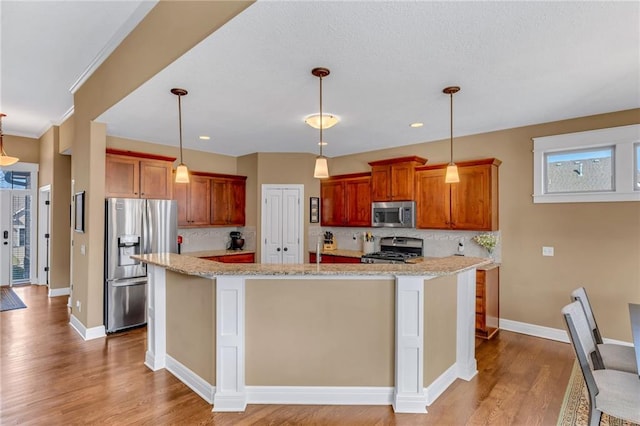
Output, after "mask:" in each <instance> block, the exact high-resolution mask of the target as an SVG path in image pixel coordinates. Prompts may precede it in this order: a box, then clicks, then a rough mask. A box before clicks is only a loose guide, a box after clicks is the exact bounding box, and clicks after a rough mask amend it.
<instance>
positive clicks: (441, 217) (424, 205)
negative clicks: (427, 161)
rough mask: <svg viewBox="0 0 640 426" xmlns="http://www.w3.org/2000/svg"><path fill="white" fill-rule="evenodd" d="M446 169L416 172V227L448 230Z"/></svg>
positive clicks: (448, 212)
mask: <svg viewBox="0 0 640 426" xmlns="http://www.w3.org/2000/svg"><path fill="white" fill-rule="evenodd" d="M445 171H446V168H431V169H428V170H421V171H417V172H416V227H418V228H427V229H449V228H450V227H451V226H450V223H451V208H450V205H451V204H450V199H451V192H450V191H449V184H448V183H444V175H445Z"/></svg>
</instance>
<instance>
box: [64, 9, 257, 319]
mask: <svg viewBox="0 0 640 426" xmlns="http://www.w3.org/2000/svg"><path fill="white" fill-rule="evenodd" d="M252 3H253V2H251V1H220V2H202V1H179V2H178V1H160V2H158V4H157V5H156V6H155V7H154V8H153V9H152V10H151V11H150V12H149V13H148V14H147V16H146V17H145V18H144V19H143V21H142V22H141V23H140V24H139V25H138V26H137V27H136V28H135V29H134V30H133V31H132V32H131V33H130V34H129V35H128V36H127V37H126V38H125V40H124V41H123V42H122V43H121V44H120V45H119V46H118V48H117V49H116V50H115V51H114V52H113V53H112V54H111V55H110V56H109V57H108V58H107V59H106V60H105V61H104V63H103V64H102V65H101V66H100V67H99V68H98V69H97V70H96V71H95V72H94V73H93V75H92V76H91V77H90V78H89V79H88V80H87V81H86V82H85V83H84V84H83V85H82V87H80V89H79V90H78V91H77V92H76V93H75V94H74V117H73V132H72V135H73V143H72V151H73V157H74V158H73V161H72V179H73V180H74V181H75V190H76V191H82V190H84V191H86V194H87V195H86V197H87V199H86V200H85V207H86V209H87V214H88V219H87V225H86V226H87V229H86V231H85V233H84V234H77V233H74V239H75V240H74V252H73V271H72V281H73V283H74V289H73V301H72V306H73V307H72V311H73V314H74V316H75V317H76V318H78V320H79V321H80V322H82V324H83V325H84V326H86V327H87V328H93V327H98V326H101V325H102V324H103V319H102V311H103V307H102V300H103V277H102V275H103V273H102V270H103V267H102V262H103V253H104V249H103V244H104V242H103V227H104V150H105V147H106V133H105V132H104V128H105V126H104V125H98V124H97V123H96V124H94V123H93V120H95V119H96V118H97V117H98V116H100V115H101V114H102V113H103V112H105V111H106V110H107V109H109V108H110V107H111V106H113V105H114V104H116V103H117V102H118V101H120V100H121V99H123V98H124V97H125V96H127V95H128V94H129V93H131V92H132V91H133V90H135V89H136V88H137V87H139V86H140V85H141V84H143V83H144V82H145V81H147V80H148V79H149V78H150V77H152V76H153V75H155V74H156V73H157V72H159V71H161V70H162V69H163V68H164V67H166V66H167V65H169V64H170V63H171V62H173V61H174V60H175V59H176V58H178V57H180V56H181V55H182V54H184V53H185V52H187V51H188V50H189V49H191V48H192V47H193V46H195V45H196V44H197V43H199V42H200V41H202V40H203V39H204V38H205V37H207V36H208V35H210V34H211V33H212V32H214V31H215V30H217V29H218V28H220V27H221V26H222V25H224V24H225V23H226V22H227V21H229V20H230V19H231V18H233V17H234V16H235V15H237V14H238V13H240V12H241V11H243V10H244V9H245V8H247V7H248V6H250V5H251V4H252ZM176 16H180V19H176V18H175V17H176ZM65 146H66V145H65ZM81 245H85V247H86V254H85V255H80V252H79V247H80V246H81ZM76 302H80V304H81V306H83V307H84V309H76Z"/></svg>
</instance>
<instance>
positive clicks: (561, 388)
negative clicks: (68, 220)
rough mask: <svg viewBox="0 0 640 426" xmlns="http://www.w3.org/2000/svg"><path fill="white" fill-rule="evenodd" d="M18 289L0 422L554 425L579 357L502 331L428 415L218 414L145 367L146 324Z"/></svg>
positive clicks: (324, 409) (5, 348)
mask: <svg viewBox="0 0 640 426" xmlns="http://www.w3.org/2000/svg"><path fill="white" fill-rule="evenodd" d="M14 289H15V291H16V293H17V294H18V295H19V296H20V297H21V298H22V300H23V301H24V302H25V303H26V305H27V307H28V308H27V309H20V310H14V311H7V312H1V313H0V333H1V342H0V343H1V345H2V346H1V349H0V373H1V377H0V410H1V411H0V424H2V425H10V424H42V425H63V424H64V425H70V424H78V425H80V424H81V425H84V424H90V425H95V424H117V425H126V424H150V425H165V424H179V425H191V424H215V425H349V426H351V425H480V424H485V425H555V424H556V421H557V417H558V413H559V410H560V406H561V404H562V399H563V396H564V392H565V388H566V385H567V382H568V380H569V375H570V372H571V367H572V365H573V362H574V355H573V350H572V348H571V347H570V345H569V344H565V343H559V342H553V341H549V340H545V339H539V338H535V337H530V336H526V335H521V334H517V333H511V332H506V331H500V332H499V333H498V334H497V336H496V337H494V338H493V339H491V340H489V341H482V340H478V341H477V345H476V358H477V361H478V370H479V374H478V375H477V376H476V377H475V378H474V379H473V380H471V381H470V382H466V381H463V380H457V381H456V382H455V383H454V384H453V385H452V386H451V387H450V388H449V389H448V390H447V391H446V392H445V393H443V394H442V395H441V396H440V398H439V399H438V400H437V401H436V402H435V403H434V404H432V405H431V406H429V407H428V411H429V412H428V414H394V412H393V410H392V409H391V407H389V406H326V405H325V406H308V405H249V406H248V407H247V410H246V412H244V413H213V412H212V411H211V406H210V405H208V404H207V403H206V402H205V401H204V400H202V399H201V398H200V397H199V396H198V395H196V394H195V393H194V392H193V391H191V390H190V389H189V388H188V387H187V386H186V385H184V384H182V383H181V382H179V381H178V380H177V379H176V378H175V377H173V376H172V375H171V374H170V373H168V372H167V371H165V370H160V371H157V372H152V371H151V370H149V369H148V368H147V367H145V365H144V364H143V360H144V353H145V344H146V343H145V332H146V329H145V328H141V329H136V330H132V331H129V332H125V333H119V334H115V335H110V336H109V337H107V338H100V339H95V340H91V341H87V342H85V341H83V340H82V338H80V336H79V335H78V334H77V333H76V332H75V331H74V330H73V329H72V328H71V326H70V325H69V313H68V310H67V307H66V303H67V297H66V296H64V297H55V298H48V297H47V289H46V288H45V287H38V286H26V287H15V288H14ZM558 315H560V313H558Z"/></svg>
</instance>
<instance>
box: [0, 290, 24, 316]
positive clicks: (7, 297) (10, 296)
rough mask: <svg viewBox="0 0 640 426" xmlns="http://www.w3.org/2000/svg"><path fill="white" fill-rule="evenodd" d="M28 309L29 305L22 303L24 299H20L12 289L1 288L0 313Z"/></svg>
mask: <svg viewBox="0 0 640 426" xmlns="http://www.w3.org/2000/svg"><path fill="white" fill-rule="evenodd" d="M26 307H27V305H25V304H24V303H23V302H22V299H20V297H19V296H18V295H17V294H16V293H15V291H13V289H12V288H11V287H7V286H2V287H0V312H2V311H10V310H12V309H22V308H26Z"/></svg>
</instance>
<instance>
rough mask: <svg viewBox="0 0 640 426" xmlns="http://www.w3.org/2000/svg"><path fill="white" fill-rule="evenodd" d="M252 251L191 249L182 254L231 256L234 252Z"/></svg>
mask: <svg viewBox="0 0 640 426" xmlns="http://www.w3.org/2000/svg"><path fill="white" fill-rule="evenodd" d="M252 253H255V251H253V250H228V249H220V250H201V251H191V252H186V253H182V254H183V255H184V256H191V257H213V256H233V255H234V254H252Z"/></svg>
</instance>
